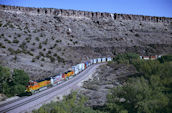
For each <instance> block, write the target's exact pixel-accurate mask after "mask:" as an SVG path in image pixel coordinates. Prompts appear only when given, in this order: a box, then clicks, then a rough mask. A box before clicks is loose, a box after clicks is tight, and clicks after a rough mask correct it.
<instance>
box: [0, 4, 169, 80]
mask: <svg viewBox="0 0 172 113" xmlns="http://www.w3.org/2000/svg"><path fill="white" fill-rule="evenodd" d="M123 52H136V53H138V54H140V55H151V54H152V55H155V54H167V53H172V18H165V17H150V16H141V15H126V14H125V15H124V14H110V13H98V12H87V11H75V10H62V9H52V8H49V9H48V8H47V9H46V8H25V7H14V6H4V5H0V63H1V64H2V65H5V66H9V67H10V68H20V69H24V70H25V71H26V72H28V73H29V75H30V77H31V79H38V78H43V77H45V76H50V75H53V74H56V73H58V72H63V71H65V70H66V69H68V68H70V67H71V66H72V65H75V64H77V63H79V62H82V61H85V60H87V59H90V58H97V57H107V56H114V55H116V54H118V53H123Z"/></svg>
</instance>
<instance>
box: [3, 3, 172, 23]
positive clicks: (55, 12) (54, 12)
mask: <svg viewBox="0 0 172 113" xmlns="http://www.w3.org/2000/svg"><path fill="white" fill-rule="evenodd" d="M0 10H4V11H10V12H11V11H15V12H18V13H26V14H36V15H48V16H74V17H86V18H109V19H114V20H134V21H147V22H149V21H150V22H164V23H170V22H172V18H167V17H155V16H143V15H129V14H117V13H100V12H88V11H77V10H64V9H54V8H31V7H18V6H7V5H0Z"/></svg>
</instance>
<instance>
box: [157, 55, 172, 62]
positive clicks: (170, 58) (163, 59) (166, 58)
mask: <svg viewBox="0 0 172 113" xmlns="http://www.w3.org/2000/svg"><path fill="white" fill-rule="evenodd" d="M158 60H159V61H160V62H161V63H164V62H170V61H172V55H165V56H162V57H161V58H159V59H158Z"/></svg>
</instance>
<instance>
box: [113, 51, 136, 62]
mask: <svg viewBox="0 0 172 113" xmlns="http://www.w3.org/2000/svg"><path fill="white" fill-rule="evenodd" d="M134 59H139V55H138V54H135V53H124V54H118V55H117V56H116V57H115V58H114V61H117V62H118V63H127V64H128V63H131V61H132V60H134Z"/></svg>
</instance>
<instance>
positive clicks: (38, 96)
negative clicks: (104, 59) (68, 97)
mask: <svg viewBox="0 0 172 113" xmlns="http://www.w3.org/2000/svg"><path fill="white" fill-rule="evenodd" d="M96 65H99V64H96ZM96 65H92V66H90V67H88V68H87V69H86V70H84V71H83V72H81V73H80V74H79V75H77V76H75V77H73V78H71V79H70V80H68V81H67V82H63V83H61V84H60V85H57V86H55V87H52V88H49V89H48V90H49V91H46V90H45V91H46V92H45V93H42V92H44V91H42V92H40V93H42V94H40V95H37V96H34V95H33V98H31V99H28V100H26V101H23V102H21V103H17V104H15V105H13V106H10V107H8V108H5V109H2V110H0V113H6V112H9V111H11V110H14V109H16V108H18V107H21V106H23V105H25V104H28V103H30V102H33V101H35V100H38V99H40V98H42V97H45V96H47V95H48V94H50V93H53V92H55V91H57V90H60V89H62V88H64V87H67V86H70V84H72V83H74V82H75V81H76V80H79V79H81V78H82V77H83V76H82V75H85V74H87V72H88V71H90V70H91V69H92V68H94V67H96ZM38 94H39V93H38ZM35 95H36V94H35ZM29 97H30V96H29ZM27 98H28V97H24V98H22V99H21V98H19V99H16V100H14V101H11V102H8V103H5V104H2V105H1V106H0V108H3V107H5V106H6V105H9V104H13V103H15V102H17V101H21V100H23V99H27Z"/></svg>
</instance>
